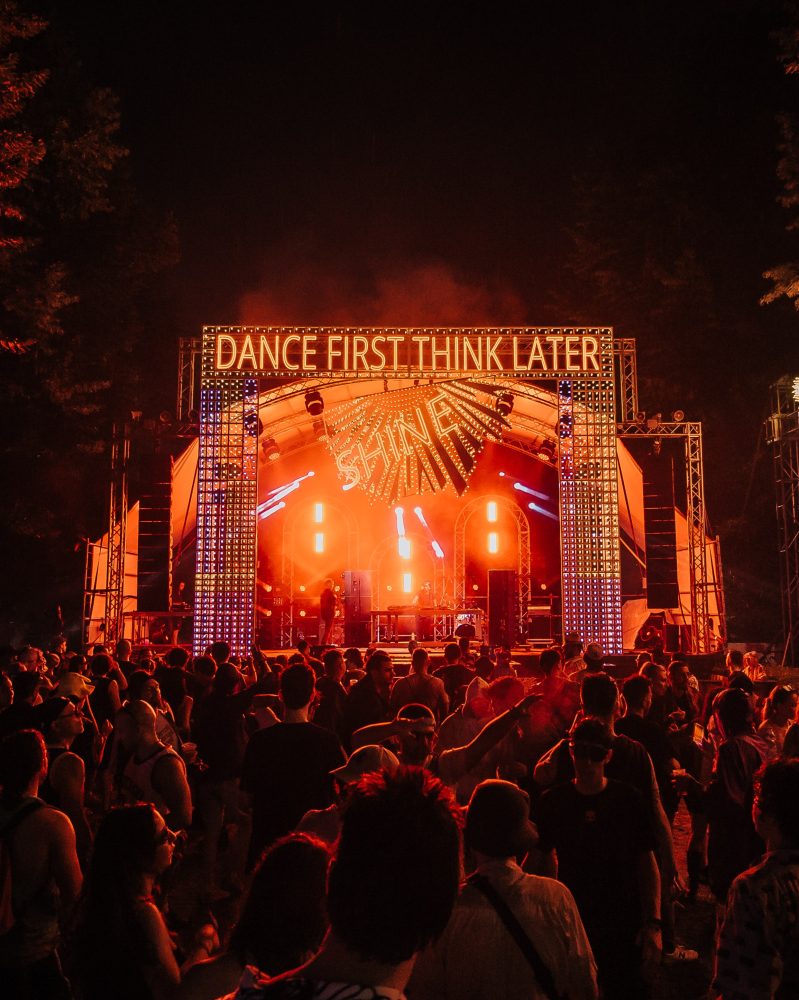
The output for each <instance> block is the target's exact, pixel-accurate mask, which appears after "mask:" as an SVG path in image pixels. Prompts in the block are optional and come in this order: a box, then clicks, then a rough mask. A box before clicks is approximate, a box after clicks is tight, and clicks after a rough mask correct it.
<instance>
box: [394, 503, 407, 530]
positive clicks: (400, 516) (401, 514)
mask: <svg viewBox="0 0 799 1000" xmlns="http://www.w3.org/2000/svg"><path fill="white" fill-rule="evenodd" d="M394 517H395V518H396V519H397V534H398V535H399V536H400V537H402V536H403V535H404V534H405V511H404V510H403V509H402V507H395V508H394Z"/></svg>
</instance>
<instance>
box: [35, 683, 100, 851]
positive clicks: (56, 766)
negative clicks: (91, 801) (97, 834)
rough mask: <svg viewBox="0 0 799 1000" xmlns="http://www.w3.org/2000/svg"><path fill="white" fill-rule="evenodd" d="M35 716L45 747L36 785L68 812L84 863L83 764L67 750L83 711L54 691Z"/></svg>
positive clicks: (88, 837) (88, 836)
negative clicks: (42, 776)
mask: <svg viewBox="0 0 799 1000" xmlns="http://www.w3.org/2000/svg"><path fill="white" fill-rule="evenodd" d="M37 716H38V718H37V728H38V729H39V730H41V732H42V734H43V735H44V740H45V745H46V747H47V776H46V777H45V779H44V781H43V782H42V783H41V785H40V788H39V796H40V797H41V798H42V799H44V801H45V802H46V803H47V804H48V805H51V806H54V807H55V808H56V809H60V810H61V811H62V812H64V813H66V815H67V816H69V818H70V820H71V822H72V826H73V827H74V828H75V839H76V842H77V850H78V857H79V858H80V860H81V863H85V861H86V859H87V857H88V855H89V850H90V848H91V843H92V833H91V829H90V827H89V823H88V820H87V819H86V809H85V803H84V797H85V787H86V766H85V764H84V762H83V760H82V758H81V757H79V756H78V755H77V754H76V753H72V751H71V750H70V748H71V746H72V743H73V741H74V740H75V738H76V737H77V736H79V735H80V734H81V733H82V732H83V715H82V714H81V711H80V707H79V706H78V705H76V704H75V703H74V702H73V701H71V700H70V699H69V698H63V697H59V696H57V695H54V696H53V697H51V698H48V699H47V701H45V702H43V703H42V704H41V705H39V707H38V709H37Z"/></svg>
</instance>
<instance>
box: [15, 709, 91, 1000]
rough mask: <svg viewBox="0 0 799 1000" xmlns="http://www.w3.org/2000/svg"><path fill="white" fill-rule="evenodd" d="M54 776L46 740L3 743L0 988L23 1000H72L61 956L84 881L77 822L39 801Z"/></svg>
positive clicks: (34, 736) (30, 736) (31, 735)
mask: <svg viewBox="0 0 799 1000" xmlns="http://www.w3.org/2000/svg"><path fill="white" fill-rule="evenodd" d="M46 776H47V750H46V748H45V745H44V739H43V737H42V734H41V733H39V732H36V731H34V730H32V729H23V730H20V731H18V732H15V733H12V734H11V735H10V736H8V737H7V738H6V739H5V740H4V741H3V742H2V744H0V786H2V793H0V984H2V985H1V986H0V989H2V992H3V995H4V996H9V997H15V998H16V1000H42V998H47V1000H50V998H52V1000H61V998H64V1000H67V998H69V997H71V995H72V993H71V990H70V987H69V983H68V982H67V980H66V979H65V978H64V975H63V973H62V971H61V962H60V959H59V955H58V946H59V939H60V927H61V925H63V924H64V923H65V922H66V920H67V919H68V918H69V916H70V914H71V912H72V909H73V907H74V905H75V902H76V900H77V898H78V895H79V893H80V890H81V884H82V876H81V870H80V865H79V863H78V855H77V852H76V850H75V831H74V829H73V827H72V824H71V823H70V821H69V818H68V817H67V816H66V815H65V814H64V813H63V812H61V811H60V810H58V809H54V808H52V807H50V806H48V805H46V804H45V803H44V802H43V801H42V800H41V799H40V798H39V786H40V784H41V783H42V782H43V781H44V779H45V778H46Z"/></svg>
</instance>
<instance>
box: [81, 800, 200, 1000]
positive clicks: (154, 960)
mask: <svg viewBox="0 0 799 1000" xmlns="http://www.w3.org/2000/svg"><path fill="white" fill-rule="evenodd" d="M174 846H175V835H174V834H173V833H172V831H171V830H170V829H169V828H168V827H167V825H166V823H164V820H163V817H162V816H161V814H160V813H159V812H158V811H157V810H156V809H155V808H154V807H153V806H152V805H150V804H149V803H148V804H142V803H139V804H137V805H132V806H119V807H118V808H115V809H112V810H111V811H110V812H108V813H107V814H106V815H105V816H104V817H103V820H102V822H101V823H100V826H99V829H98V830H97V836H96V838H95V842H94V851H93V853H92V858H91V862H90V865H89V869H88V872H87V875H86V881H85V883H84V891H83V896H82V898H81V901H80V905H79V911H78V923H77V929H76V933H75V940H74V947H73V954H72V963H73V969H72V973H71V979H72V982H73V985H75V986H76V993H77V996H78V997H80V998H81V1000H107V998H108V997H113V998H114V1000H128V998H130V1000H134V998H135V1000H161V998H164V1000H166V998H168V997H172V996H174V993H175V990H176V988H177V985H178V983H179V982H180V970H179V968H178V964H177V961H176V959H175V956H174V953H173V950H172V942H171V940H170V937H169V932H168V931H167V927H166V924H165V922H164V918H163V916H162V915H161V911H160V910H159V908H158V905H157V903H156V901H155V898H154V891H155V887H156V883H157V881H158V878H159V876H160V875H162V874H163V873H164V872H165V871H166V869H167V868H168V867H169V866H170V864H171V863H172V852H173V850H174Z"/></svg>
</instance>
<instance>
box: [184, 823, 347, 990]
mask: <svg viewBox="0 0 799 1000" xmlns="http://www.w3.org/2000/svg"><path fill="white" fill-rule="evenodd" d="M329 864H330V851H329V849H328V846H327V845H326V844H325V843H323V842H322V841H321V840H319V839H318V838H317V837H312V836H309V835H308V834H306V833H292V834H289V836H287V837H283V838H282V839H281V840H278V841H276V842H275V843H274V844H273V845H272V846H271V847H270V848H268V849H267V851H266V852H265V853H264V856H263V857H262V858H261V861H260V862H259V864H258V867H257V868H256V869H255V872H254V873H253V877H252V881H251V883H250V888H249V891H248V893H247V899H246V900H245V903H244V906H243V908H242V911H241V916H240V917H239V920H238V923H237V924H236V926H235V927H234V928H233V932H232V934H231V937H230V942H229V944H228V947H227V950H226V951H224V952H223V953H222V954H221V955H217V956H215V957H214V958H211V959H208V960H207V961H205V962H200V963H198V964H197V965H194V966H192V968H191V969H189V971H188V972H187V973H186V975H185V977H184V980H183V982H182V983H181V986H180V990H179V991H178V994H177V996H178V997H179V1000H213V998H214V997H218V996H221V995H222V994H223V993H226V992H229V991H232V990H235V989H236V987H237V986H238V984H239V981H240V979H241V977H242V974H243V973H244V971H245V969H246V968H247V967H248V966H251V967H254V968H255V969H257V970H259V971H260V972H262V973H266V974H267V975H269V976H278V975H280V974H281V973H283V972H288V970H289V969H295V968H297V966H299V965H302V964H303V962H307V961H308V960H309V959H310V958H311V957H312V956H313V955H314V954H316V952H317V951H318V950H319V947H320V945H321V944H322V939H323V938H324V936H325V932H326V931H327V926H328V920H327V910H326V908H325V886H326V883H327V870H328V866H329Z"/></svg>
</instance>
